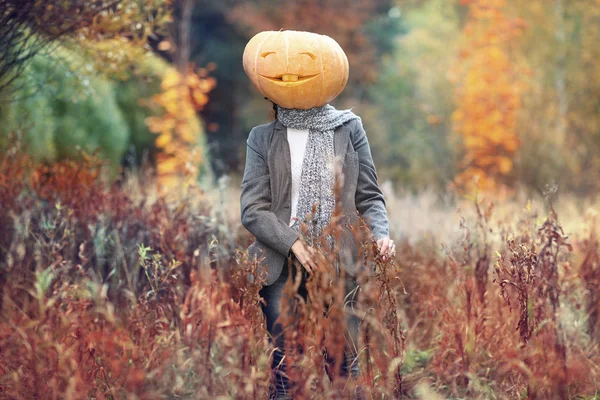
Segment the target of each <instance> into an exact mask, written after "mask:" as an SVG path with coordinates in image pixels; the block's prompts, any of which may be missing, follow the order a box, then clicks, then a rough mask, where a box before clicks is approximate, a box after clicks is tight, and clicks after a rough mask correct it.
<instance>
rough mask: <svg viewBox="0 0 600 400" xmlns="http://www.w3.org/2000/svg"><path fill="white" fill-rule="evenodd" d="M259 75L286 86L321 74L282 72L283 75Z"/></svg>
mask: <svg viewBox="0 0 600 400" xmlns="http://www.w3.org/2000/svg"><path fill="white" fill-rule="evenodd" d="M259 75H260V76H261V77H263V78H265V79H268V80H270V81H271V82H274V83H278V84H285V85H286V86H289V85H290V84H299V83H302V82H306V81H308V80H311V79H313V78H314V77H315V76H318V75H319V74H313V75H299V74H281V75H277V76H266V75H263V74H259Z"/></svg>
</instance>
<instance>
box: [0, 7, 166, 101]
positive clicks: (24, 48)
mask: <svg viewBox="0 0 600 400" xmlns="http://www.w3.org/2000/svg"><path fill="white" fill-rule="evenodd" d="M166 3H168V0H88V1H80V0H79V1H50V0H3V1H2V2H0V93H2V92H5V91H6V90H7V89H8V88H11V91H13V92H14V91H15V90H18V88H16V87H14V86H12V87H11V84H12V83H13V82H14V81H15V79H16V78H17V77H18V76H19V75H20V74H21V73H22V72H23V68H24V66H25V65H26V64H27V62H28V61H29V60H31V59H32V58H33V57H34V56H35V55H36V54H38V53H40V52H42V51H45V50H48V52H51V50H52V47H53V46H55V45H57V44H59V43H61V44H63V45H65V44H73V43H80V44H81V43H82V42H85V43H86V44H88V45H90V46H91V45H92V44H94V45H99V47H97V48H95V49H94V52H95V53H96V54H95V55H96V62H97V65H101V66H102V67H106V68H107V69H111V70H113V71H115V70H116V69H117V67H118V66H120V65H122V64H123V61H124V60H125V59H127V60H129V61H132V60H135V59H136V58H137V57H138V56H139V55H140V51H134V50H136V49H143V45H144V44H145V43H146V40H147V37H148V35H150V34H151V33H152V32H154V31H155V30H157V29H158V28H159V27H160V26H162V25H163V24H164V23H165V22H167V21H168V18H169V15H168V13H167V11H166V10H167V9H166V8H165V7H164V6H165V4H166ZM124 43H127V44H128V45H127V46H126V49H122V48H121V47H122V46H121V45H122V44H124ZM87 48H89V46H87V47H86V46H84V47H81V49H87ZM99 50H102V51H99ZM5 97H6V93H5Z"/></svg>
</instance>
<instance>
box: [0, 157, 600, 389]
mask: <svg viewBox="0 0 600 400" xmlns="http://www.w3.org/2000/svg"><path fill="white" fill-rule="evenodd" d="M98 168H99V167H98V165H95V164H93V163H88V164H85V165H83V164H78V163H69V162H65V163H62V164H58V165H54V166H51V167H46V168H45V169H43V168H42V169H38V170H37V171H36V172H35V173H34V174H33V175H29V172H30V170H29V169H28V167H27V164H26V163H25V160H24V159H23V158H21V156H20V155H19V154H18V153H15V154H13V156H7V157H5V158H4V160H3V164H2V166H1V167H0V203H1V204H2V207H1V208H0V226H2V229H1V231H0V268H1V270H0V271H1V274H0V288H1V290H2V297H1V311H2V314H1V315H2V318H1V319H0V398H2V399H32V398H38V399H81V398H93V399H104V398H110V399H164V398H169V399H180V398H181V399H200V398H202V399H204V398H218V399H234V398H235V399H246V398H253V399H263V398H266V393H267V389H268V376H269V368H268V365H269V356H270V354H271V351H272V348H271V346H270V344H269V342H268V340H267V338H266V335H265V331H264V323H263V319H262V313H261V311H260V306H259V305H260V303H259V302H260V298H259V297H258V290H259V289H260V282H258V281H256V282H254V283H249V282H248V281H247V274H248V273H255V274H256V273H257V272H258V271H257V270H256V266H255V265H254V264H253V263H250V262H248V260H247V257H246V255H245V254H244V252H243V250H244V249H245V247H246V246H247V245H248V244H249V243H250V242H251V240H252V238H251V236H250V235H249V233H248V232H246V231H245V229H244V228H243V227H242V226H241V225H240V223H239V190H238V189H237V187H238V186H239V185H238V184H237V183H235V182H223V184H222V186H221V188H213V189H210V190H204V191H202V190H200V189H198V188H193V189H190V190H189V191H186V192H185V193H183V195H182V196H180V198H179V199H177V200H174V199H165V198H161V197H159V196H157V194H156V192H155V190H153V187H154V186H153V183H152V182H153V181H152V177H151V176H150V175H148V174H145V173H140V174H139V175H136V176H134V177H132V178H131V179H128V180H125V181H123V182H122V183H121V184H119V185H113V186H108V185H106V184H104V183H103V181H102V179H101V174H100V175H97V173H98ZM384 188H385V191H386V199H387V200H388V210H389V213H390V223H391V228H392V229H391V230H392V233H393V235H392V236H393V237H394V239H396V240H397V241H398V242H399V245H398V251H397V257H396V259H395V260H393V261H392V262H388V263H384V262H382V260H381V259H380V258H378V255H377V253H376V252H374V251H373V247H372V246H370V244H372V243H370V242H369V240H365V247H364V250H365V254H366V256H367V259H368V265H369V266H371V267H372V268H373V271H374V273H373V274H371V275H370V276H368V277H367V276H361V285H362V289H363V290H362V295H361V296H362V297H361V299H360V306H359V307H358V309H357V312H358V313H359V314H360V315H361V317H362V322H361V336H360V343H359V344H360V350H361V351H360V357H361V367H362V371H363V377H362V379H361V384H363V385H364V387H365V388H366V390H367V393H368V395H369V397H370V398H374V399H382V398H386V399H387V398H394V397H396V398H399V397H403V398H414V399H417V398H421V399H438V398H439V399H444V398H449V399H450V398H452V399H520V398H531V399H534V398H537V399H553V398H557V399H567V398H572V399H593V398H600V384H598V382H600V368H599V362H600V350H599V346H598V344H599V343H600V322H599V321H600V285H599V280H600V250H599V249H598V241H597V237H596V231H597V225H596V221H595V218H596V212H595V211H594V204H593V202H588V203H585V202H583V201H579V200H576V199H568V198H566V197H564V196H563V197H562V198H561V199H560V200H559V201H557V202H556V204H554V209H555V210H556V215H555V214H553V213H552V212H551V209H550V208H549V207H548V204H549V203H548V202H546V201H544V200H532V201H528V200H527V199H526V198H521V197H518V198H517V199H512V200H504V201H496V203H495V204H492V203H491V202H490V201H489V198H486V197H484V196H479V197H478V198H471V199H458V200H456V199H453V200H447V201H440V200H439V199H438V198H437V197H436V196H434V195H432V194H422V195H420V196H410V195H402V194H394V193H392V191H391V190H390V189H389V185H387V184H384ZM357 232H358V231H357ZM330 261H331V260H330V259H329V258H328V257H327V255H325V256H324V258H323V259H322V262H323V263H324V264H327V263H329V262H330ZM326 274H327V273H323V274H322V275H320V277H321V278H323V279H314V280H311V282H310V283H309V294H310V296H311V302H309V303H307V304H301V305H300V313H301V316H302V317H301V323H300V329H301V332H302V333H303V335H302V336H301V337H300V338H297V340H298V341H300V342H302V344H303V345H304V347H305V348H306V349H307V351H305V352H304V354H303V355H298V354H294V353H290V357H291V358H292V359H293V360H294V361H295V363H296V365H297V368H295V369H294V370H293V371H292V372H291V373H292V374H293V377H294V379H295V380H296V381H297V382H298V383H299V392H298V394H297V398H314V399H323V398H331V399H338V398H346V397H350V396H351V393H352V388H353V386H354V382H352V381H350V382H345V381H343V380H341V379H337V378H336V379H335V380H334V382H333V383H332V382H330V380H329V378H328V377H327V375H326V374H325V373H324V369H323V359H322V357H321V356H320V354H321V353H320V350H321V349H322V347H323V346H327V347H328V348H331V349H333V351H337V350H336V349H339V346H338V345H339V342H340V341H339V340H338V339H339V335H340V332H341V331H342V330H343V328H344V327H343V321H344V318H343V316H344V309H343V307H342V306H341V304H342V299H341V298H340V296H339V295H338V294H339V291H336V288H335V287H330V286H328V285H327V284H326V282H328V281H327V279H326V276H325V275H326ZM288 289H289V290H288V293H289V294H291V293H292V292H293V288H291V286H290V287H289V288H288ZM290 291H291V292H290ZM331 299H333V304H334V307H333V308H332V311H331V312H330V313H329V314H328V315H327V316H324V315H323V313H322V312H320V310H321V309H320V307H321V306H322V305H323V303H324V302H326V301H327V300H331ZM290 340H295V339H293V338H292V339H290Z"/></svg>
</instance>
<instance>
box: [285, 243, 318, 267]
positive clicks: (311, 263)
mask: <svg viewBox="0 0 600 400" xmlns="http://www.w3.org/2000/svg"><path fill="white" fill-rule="evenodd" d="M291 250H292V253H294V255H295V256H296V258H297V259H298V261H300V264H302V266H303V267H304V269H305V270H306V271H307V272H308V273H309V274H311V275H312V273H313V272H316V271H318V269H319V268H318V267H317V263H316V261H315V260H316V254H315V250H314V249H313V248H312V247H309V246H307V245H305V244H304V243H303V242H302V241H301V240H300V239H296V241H295V242H294V244H293V245H292V249H291Z"/></svg>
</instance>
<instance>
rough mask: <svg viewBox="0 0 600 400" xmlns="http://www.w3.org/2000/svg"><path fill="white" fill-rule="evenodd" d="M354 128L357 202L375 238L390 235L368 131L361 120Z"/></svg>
mask: <svg viewBox="0 0 600 400" xmlns="http://www.w3.org/2000/svg"><path fill="white" fill-rule="evenodd" d="M354 123H355V128H354V129H353V130H352V135H353V138H352V143H353V145H354V150H355V151H356V152H357V153H358V162H359V171H358V184H357V186H356V194H355V197H354V199H355V204H356V209H357V210H358V212H359V213H360V215H361V216H362V217H363V218H364V219H365V220H366V221H367V223H368V224H369V226H370V227H371V230H372V231H373V236H375V240H379V239H381V238H384V237H389V226H388V215H387V211H386V208H385V200H384V198H383V193H382V191H381V188H380V187H379V184H378V183H377V172H376V170H375V164H374V162H373V158H372V156H371V148H370V147H369V141H368V139H367V133H366V132H365V129H364V128H363V125H362V122H361V121H360V120H355V122H354Z"/></svg>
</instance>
